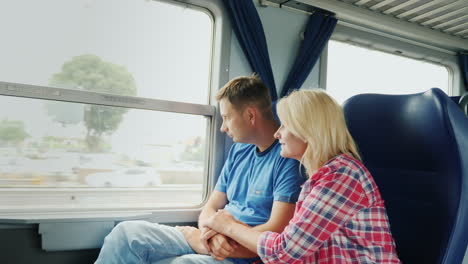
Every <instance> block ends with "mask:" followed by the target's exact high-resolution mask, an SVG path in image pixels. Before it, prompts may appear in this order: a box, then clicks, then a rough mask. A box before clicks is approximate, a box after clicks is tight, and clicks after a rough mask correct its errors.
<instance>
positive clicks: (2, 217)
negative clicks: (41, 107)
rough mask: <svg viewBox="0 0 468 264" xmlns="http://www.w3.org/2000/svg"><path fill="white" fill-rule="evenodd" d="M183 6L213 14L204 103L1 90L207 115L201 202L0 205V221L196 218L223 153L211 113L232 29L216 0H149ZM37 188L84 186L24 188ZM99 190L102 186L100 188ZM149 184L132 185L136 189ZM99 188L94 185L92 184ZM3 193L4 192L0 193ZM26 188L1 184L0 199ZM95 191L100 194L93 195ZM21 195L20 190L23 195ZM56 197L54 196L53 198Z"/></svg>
mask: <svg viewBox="0 0 468 264" xmlns="http://www.w3.org/2000/svg"><path fill="white" fill-rule="evenodd" d="M153 1H159V2H165V3H170V4H174V5H179V6H183V7H186V8H191V9H196V10H200V11H202V12H204V13H206V14H207V15H208V16H209V17H210V18H211V20H212V31H213V32H212V50H211V63H210V71H209V78H210V79H209V87H208V89H209V91H208V97H209V98H208V102H207V104H206V105H205V104H195V103H183V102H175V101H169V100H159V99H151V98H142V97H132V96H120V95H113V94H104V93H96V92H89V91H80V90H69V89H64V88H55V87H49V86H39V85H27V84H19V83H11V82H4V81H2V80H0V96H16V97H25V98H36V99H45V100H55V101H63V102H73V103H88V104H95V105H104V106H114V107H126V108H129V109H145V110H153V111H164V112H173V113H182V114H190V115H201V116H205V117H207V130H206V131H207V135H206V139H207V140H206V153H205V157H206V158H205V169H204V181H203V188H202V195H203V197H204V199H203V201H202V202H201V204H199V205H197V206H178V207H176V206H174V207H158V206H155V207H154V208H138V207H137V206H135V207H131V208H105V205H104V206H103V208H100V209H96V210H89V209H84V208H76V209H72V210H70V209H67V208H49V209H37V210H33V211H30V210H28V211H25V210H21V209H18V210H0V223H23V224H32V223H42V222H47V221H69V220H70V219H74V220H77V219H81V220H83V221H87V220H89V221H95V220H99V219H101V220H102V219H117V220H118V219H120V220H124V219H133V218H135V217H136V218H138V219H141V218H145V219H148V220H151V219H152V220H157V221H160V220H163V221H166V222H180V221H185V222H188V221H196V219H197V216H198V214H199V212H200V211H201V208H202V207H203V205H204V204H205V203H206V201H207V199H208V197H209V195H210V193H211V190H212V188H213V186H214V184H215V182H216V178H217V176H218V174H219V172H220V171H221V169H222V162H223V160H224V157H223V155H213V153H224V136H223V135H222V133H221V132H220V131H219V130H218V129H217V127H219V125H220V124H221V119H220V117H219V115H217V114H216V112H217V110H216V102H215V100H213V98H214V94H215V92H216V91H217V88H218V87H220V86H221V85H222V84H224V83H225V82H227V80H228V78H229V73H228V68H229V56H225V55H226V54H229V51H230V38H231V32H230V29H229V24H228V23H227V22H226V20H227V14H226V13H225V12H224V10H223V9H222V2H221V0H214V1H203V0H153ZM29 190H32V191H33V192H36V193H40V195H41V196H40V197H28V198H29V200H33V199H34V198H36V201H37V202H39V201H41V200H42V199H41V198H49V199H52V200H53V201H57V202H60V201H64V200H66V199H73V197H77V196H79V195H84V193H87V192H88V193H89V190H83V191H80V190H78V189H73V188H40V190H39V189H29ZM101 191H102V190H101ZM121 191H122V190H119V189H117V188H116V189H115V190H112V189H110V190H105V191H104V192H102V193H101V194H100V195H109V194H111V195H115V196H116V197H117V196H118V195H119V193H120V192H121ZM141 191H150V192H151V190H149V189H143V188H142V189H132V191H130V192H134V193H135V194H137V193H140V192H141ZM96 192H99V190H96ZM6 193H8V195H4V194H6ZM24 193H25V188H16V191H15V188H11V189H3V190H2V189H0V194H2V195H0V197H3V198H0V203H6V202H12V201H16V203H18V199H19V198H20V197H22V195H23V194H24ZM98 196H99V195H98ZM23 197H24V196H23ZM54 199H55V200H54Z"/></svg>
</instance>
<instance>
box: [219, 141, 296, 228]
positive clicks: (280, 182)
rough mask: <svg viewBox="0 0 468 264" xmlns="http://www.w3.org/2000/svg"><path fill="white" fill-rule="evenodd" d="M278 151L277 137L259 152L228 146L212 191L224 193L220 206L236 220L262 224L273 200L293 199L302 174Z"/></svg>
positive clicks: (268, 213) (253, 149)
mask: <svg viewBox="0 0 468 264" xmlns="http://www.w3.org/2000/svg"><path fill="white" fill-rule="evenodd" d="M280 151H281V145H280V144H279V143H278V141H277V140H275V142H274V143H273V144H272V145H271V146H270V147H269V148H268V149H266V150H265V151H263V152H261V153H257V147H256V146H255V145H251V144H242V143H234V144H233V145H232V147H231V150H230V151H229V156H228V158H227V160H226V162H225V164H224V167H223V170H222V171H221V175H220V177H219V179H218V183H217V184H216V186H215V190H217V191H220V192H224V193H226V195H227V200H228V203H227V205H226V206H225V208H224V209H226V210H228V211H229V212H230V213H231V214H232V215H233V216H234V217H235V218H236V219H238V220H239V221H242V222H244V223H246V224H248V225H250V226H256V225H260V224H264V223H265V222H267V221H268V219H269V218H270V214H271V208H272V206H273V201H281V202H287V203H295V202H296V201H297V198H298V196H299V193H300V185H301V184H302V183H303V182H304V181H305V177H303V176H301V174H300V173H299V162H298V161H296V160H293V159H287V158H283V157H281V156H280Z"/></svg>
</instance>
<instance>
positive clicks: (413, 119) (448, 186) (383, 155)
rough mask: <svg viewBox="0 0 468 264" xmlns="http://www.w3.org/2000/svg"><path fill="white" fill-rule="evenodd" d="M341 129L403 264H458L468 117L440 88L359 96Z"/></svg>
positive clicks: (466, 214)
mask: <svg viewBox="0 0 468 264" xmlns="http://www.w3.org/2000/svg"><path fill="white" fill-rule="evenodd" d="M343 109H344V113H345V117H346V122H347V124H348V127H349V130H350V132H351V134H352V136H353V137H354V139H355V140H356V143H357V145H358V148H359V150H360V153H361V154H362V157H363V161H364V164H365V165H366V166H367V167H368V169H369V170H370V172H371V173H372V175H373V177H374V178H375V181H376V183H377V185H378V186H379V189H380V191H381V193H382V196H383V199H384V200H385V204H386V207H387V212H388V216H389V219H390V225H391V230H392V233H393V236H394V238H395V241H396V244H397V252H398V255H399V257H400V258H401V260H402V261H403V263H408V264H418V263H421V264H432V263H437V264H461V263H462V260H463V257H464V254H465V251H466V249H467V242H468V118H467V117H466V116H465V114H464V113H463V112H462V111H461V110H460V108H459V106H458V105H457V104H456V103H455V102H453V100H451V99H450V97H448V96H447V95H446V94H445V93H444V92H442V91H441V90H440V89H437V88H433V89H430V90H428V91H427V92H425V93H419V94H411V95H382V94H361V95H356V96H354V97H351V98H350V99H348V100H347V101H346V102H345V103H344V105H343Z"/></svg>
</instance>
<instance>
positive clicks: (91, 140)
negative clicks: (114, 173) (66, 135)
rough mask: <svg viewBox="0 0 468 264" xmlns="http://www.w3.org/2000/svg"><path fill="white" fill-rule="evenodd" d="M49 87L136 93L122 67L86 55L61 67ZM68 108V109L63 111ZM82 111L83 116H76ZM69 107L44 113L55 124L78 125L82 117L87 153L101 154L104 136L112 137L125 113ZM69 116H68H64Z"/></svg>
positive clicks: (51, 109)
mask: <svg viewBox="0 0 468 264" xmlns="http://www.w3.org/2000/svg"><path fill="white" fill-rule="evenodd" d="M50 84H51V85H54V86H59V87H66V88H71V89H80V90H85V91H92V92H101V93H109V94H116V95H125V96H135V95H136V92H137V89H136V84H135V79H134V78H133V76H132V75H131V74H130V73H129V72H128V71H127V69H126V68H125V67H124V66H121V65H116V64H113V63H110V62H106V61H103V60H102V59H101V58H99V57H98V56H96V55H92V54H86V55H81V56H76V57H73V58H72V59H71V60H70V61H67V62H65V63H64V64H63V66H62V71H61V72H59V73H56V74H54V75H53V76H52V78H51V80H50ZM66 107H68V109H66ZM59 109H61V110H59ZM77 109H78V111H84V113H83V115H77ZM79 109H80V108H77V107H74V106H72V105H71V104H65V105H63V106H59V105H57V104H55V105H54V106H48V107H47V111H48V113H49V114H50V115H52V116H54V120H56V121H58V122H62V123H63V124H66V123H77V122H78V121H77V120H78V118H76V117H78V116H82V117H83V119H84V122H85V126H86V128H87V130H88V132H87V136H86V143H87V146H88V150H90V151H93V152H96V151H102V150H103V148H104V147H103V146H104V145H105V144H104V143H103V142H102V136H103V135H104V134H111V133H113V132H114V131H115V130H116V129H117V128H118V127H119V125H120V123H121V122H122V119H123V114H125V113H126V111H127V110H126V109H124V108H119V107H107V106H98V105H87V106H85V107H84V108H81V109H82V110H79ZM64 113H68V114H64Z"/></svg>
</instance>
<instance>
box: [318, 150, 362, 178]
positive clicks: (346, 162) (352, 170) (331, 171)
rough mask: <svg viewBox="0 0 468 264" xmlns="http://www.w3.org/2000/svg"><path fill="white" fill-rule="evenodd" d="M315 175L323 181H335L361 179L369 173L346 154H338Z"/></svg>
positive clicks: (357, 161) (358, 162) (359, 162)
mask: <svg viewBox="0 0 468 264" xmlns="http://www.w3.org/2000/svg"><path fill="white" fill-rule="evenodd" d="M317 173H319V174H321V176H322V177H321V178H322V179H323V180H335V179H337V178H342V177H353V178H356V179H358V178H361V177H363V176H369V175H370V173H369V171H368V170H367V168H366V167H365V166H364V164H363V163H362V162H361V161H360V160H358V159H356V158H354V157H352V156H351V155H348V154H340V155H337V156H335V157H334V158H332V159H330V160H329V161H328V162H327V163H326V164H325V165H324V166H323V167H322V168H320V169H319V170H318V171H317Z"/></svg>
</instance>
